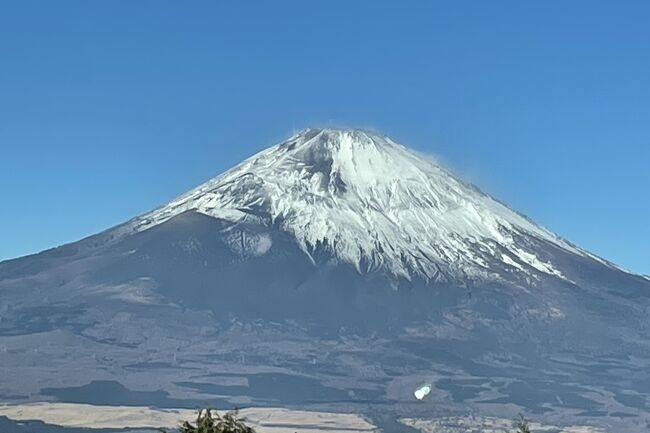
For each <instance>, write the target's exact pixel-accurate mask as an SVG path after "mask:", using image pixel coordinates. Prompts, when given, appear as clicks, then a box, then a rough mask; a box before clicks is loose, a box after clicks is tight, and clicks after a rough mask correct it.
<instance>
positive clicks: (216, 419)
mask: <svg viewBox="0 0 650 433" xmlns="http://www.w3.org/2000/svg"><path fill="white" fill-rule="evenodd" d="M162 432H163V433H167V432H166V431H164V430H162ZM179 432H180V433H255V429H253V428H252V427H250V426H247V425H246V424H245V423H244V421H243V420H242V419H240V418H238V417H237V411H233V412H227V413H226V414H224V415H219V412H217V411H216V410H214V409H201V410H199V412H198V414H197V416H196V421H195V422H194V424H192V423H190V422H189V421H185V422H183V423H182V424H181V425H180V427H179Z"/></svg>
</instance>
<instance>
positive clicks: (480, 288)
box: [0, 129, 650, 433]
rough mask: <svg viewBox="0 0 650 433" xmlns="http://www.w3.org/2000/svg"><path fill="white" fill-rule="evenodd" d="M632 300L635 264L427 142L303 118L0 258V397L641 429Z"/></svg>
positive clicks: (647, 383) (645, 286)
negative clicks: (295, 126)
mask: <svg viewBox="0 0 650 433" xmlns="http://www.w3.org/2000/svg"><path fill="white" fill-rule="evenodd" d="M648 312H650V280H649V279H648V278H647V277H642V276H638V275H634V274H631V273H628V272H625V271H624V270H622V269H620V268H618V267H617V266H615V265H613V264H611V263H609V262H607V261H606V260H603V259H600V258H598V257H596V256H594V255H592V254H590V253H589V252H587V251H584V250H583V249H581V248H579V247H576V246H574V245H572V244H571V243H570V242H568V241H566V240H564V239H562V238H560V237H559V236H557V235H555V234H553V233H552V232H551V231H549V230H547V229H545V228H543V227H540V226H539V225H537V224H535V223H534V222H532V221H531V220H529V219H528V218H526V217H524V216H522V215H521V214H519V213H517V212H515V211H513V210H511V209H510V208H508V207H507V206H506V205H504V204H502V203H500V202H499V201H497V200H495V199H494V198H492V197H490V196H489V195H487V194H484V193H482V192H481V191H480V190H479V189H478V188H476V187H474V186H472V185H470V184H468V183H466V182H463V181H462V180H461V179H459V178H458V177H456V176H455V175H453V174H452V173H450V172H449V171H447V170H446V169H445V168H443V167H442V166H441V165H440V164H438V163H437V162H436V161H435V160H433V159H431V158H429V157H426V156H423V155H420V154H418V153H416V152H413V151H411V150H409V149H408V148H406V147H404V146H402V145H399V144H397V143H395V142H393V141H392V140H390V139H389V138H386V137H383V136H381V135H378V134H375V133H372V132H367V131H361V130H343V129H309V130H306V131H303V132H301V133H299V134H297V135H295V136H294V137H291V138H289V139H288V140H286V141H284V142H282V143H280V144H278V145H276V146H273V147H271V148H268V149H267V150H264V151H262V152H260V153H258V154H257V155H254V156H252V157H251V158H249V159H247V160H246V161H244V162H242V163H241V164H239V165H237V166H236V167H234V168H232V169H231V170H229V171H227V172H225V173H223V174H221V175H220V176H217V177H215V178H214V179H212V180H210V181H208V182H206V183H204V184H203V185H200V186H199V187H197V188H196V189H194V190H192V191H190V192H188V193H187V194H184V195H182V196H181V197H179V198H177V199H175V200H172V201H171V202H170V203H168V204H165V205H163V206H161V207H159V208H157V209H154V210H152V211H151V212H147V213H146V214H144V215H141V216H138V217H135V218H133V219H131V220H129V221H127V222H125V223H123V224H120V225H118V226H117V227H113V228H110V229H108V230H106V231H104V232H102V233H99V234H96V235H93V236H90V237H88V238H86V239H82V240H80V241H77V242H73V243H71V244H67V245H64V246H61V247H58V248H53V249H51V250H47V251H44V252H42V253H39V254H35V255H32V256H27V257H22V258H19V259H15V260H9V261H5V262H2V263H0V370H1V371H2V372H3V376H2V380H0V403H2V402H3V401H21V402H23V401H40V400H59V401H67V402H76V403H80V402H81V403H100V404H135V405H144V406H148V405H154V406H163V407H165V406H167V407H170V406H171V407H191V408H194V407H197V406H204V405H212V406H217V407H220V408H224V407H232V406H240V407H241V406H248V405H265V406H274V407H277V406H289V407H296V408H314V409H318V410H326V411H327V410H334V411H339V410H344V411H350V410H352V411H358V412H362V413H364V414H366V415H367V416H369V417H371V418H372V419H373V420H374V421H375V424H377V423H379V424H381V423H380V421H382V420H383V421H382V422H385V426H387V431H397V430H395V429H396V428H397V427H396V424H395V422H394V421H395V419H396V418H412V419H415V418H423V417H431V416H442V417H450V416H451V417H456V416H465V415H467V414H468V413H471V414H473V415H477V416H483V417H485V416H487V417H495V416H496V417H501V418H510V417H512V416H514V415H516V413H517V412H525V413H529V414H531V415H532V416H533V417H534V418H536V419H537V420H539V421H544V422H545V423H550V424H556V425H577V424H587V425H594V426H599V427H603V428H604V431H612V432H617V433H623V432H629V433H633V432H634V433H637V432H639V431H645V430H647V429H646V428H645V426H646V425H650V416H648V413H650V404H648V400H647V398H646V394H647V391H648V389H650V340H649V339H648V331H649V330H650V319H649V317H650V315H649V314H648ZM423 386H426V389H428V390H429V393H428V394H427V395H426V396H423V398H422V399H421V400H420V399H417V398H416V397H414V392H415V391H416V390H418V389H423ZM646 423H649V424H646ZM644 429H645V430H644Z"/></svg>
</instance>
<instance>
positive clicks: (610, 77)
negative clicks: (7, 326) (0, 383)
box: [0, 0, 650, 273]
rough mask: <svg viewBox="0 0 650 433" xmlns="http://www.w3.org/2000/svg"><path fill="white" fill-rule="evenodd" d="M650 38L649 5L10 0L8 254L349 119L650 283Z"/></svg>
mask: <svg viewBox="0 0 650 433" xmlns="http://www.w3.org/2000/svg"><path fill="white" fill-rule="evenodd" d="M244 3H245V5H244ZM648 23H650V2H647V1H639V2H633V1H620V2H614V1H608V2H604V1H603V2H601V1H594V0H590V1H577V0H575V1H574V0H572V1H564V0H562V1H560V0H558V1H532V0H531V1H489V2H488V1H482V0H480V1H479V0H477V1H471V2H468V1H435V2H424V1H393V2H386V1H331V0H328V1H320V2H316V1H304V0H302V1H282V0H279V1H265V2H261V1H260V2H255V1H250V2H240V1H212V0H211V1H165V0H152V1H141V0H135V1H126V0H124V1H117V0H116V1H87V0H79V1H67V0H59V1H50V0H44V1H34V0H15V1H7V0H1V2H0V193H1V195H0V200H1V201H0V258H10V257H16V256H20V255H24V254H27V253H31V252H36V251H39V250H42V249H45V248H48V247H52V246H56V245H59V244H62V243H66V242H69V241H74V240H76V239H79V238H81V237H83V236H86V235H89V234H92V233H94V232H97V231H99V230H102V229H105V228H108V227H110V226H112V225H115V224H118V223H120V222H122V221H124V220H126V219H128V218H130V217H132V216H135V215H137V214H139V213H141V212H144V211H146V210H148V209H150V208H152V207H154V206H156V205H159V204H161V203H163V202H165V201H167V200H169V199H171V198H173V197H174V196H176V195H177V194H179V193H182V192H183V191H185V190H187V189H188V188H190V187H193V186H195V185H197V184H198V183H200V182H202V181H204V180H207V179H208V178H210V177H212V176H214V175H216V174H218V173H220V172H221V171H223V170H224V169H226V168H228V167H229V166H231V165H233V164H235V163H237V162H238V161H240V160H241V159H243V158H244V157H246V156H249V155H251V154H252V153H254V152H256V151H258V150H260V149H262V148H263V147H266V146H268V145H271V144H274V143H275V142H277V141H279V140H281V139H282V138H284V137H285V136H287V135H289V134H290V133H292V132H293V131H294V130H296V129H301V128H304V127H308V126H323V125H332V126H355V127H364V128H372V129H376V130H379V131H381V132H384V133H386V134H388V135H390V136H391V137H393V138H394V139H396V140H397V141H400V142H402V143H405V144H408V145H410V146H412V147H414V148H416V149H418V150H420V151H425V152H429V153H433V154H435V155H437V156H438V157H440V158H441V159H442V160H443V161H444V162H446V163H447V165H449V166H450V167H451V168H452V169H455V170H456V171H457V172H458V173H460V174H461V175H464V176H465V177H467V178H469V179H470V180H471V181H473V182H475V183H476V184H478V185H479V186H480V187H481V188H482V189H484V190H486V191H488V192H490V193H491V194H493V195H495V196H496V197H498V198H500V199H501V200H503V201H505V202H507V203H509V204H510V205H511V206H512V207H514V208H516V209H518V210H520V211H522V212H523V213H525V214H527V215H529V216H530V217H532V218H533V219H535V220H536V221H538V222H540V223H541V224H543V225H545V226H546V227H548V228H550V229H551V230H553V231H555V232H557V233H559V234H561V235H562V236H564V237H566V238H568V239H570V240H572V241H573V242H575V243H577V244H579V245H581V246H583V247H585V248H587V249H589V250H591V251H593V252H595V253H597V254H599V255H601V256H604V257H606V258H608V259H611V260H613V261H615V262H617V263H619V264H621V265H622V266H624V267H626V268H629V269H631V270H633V271H636V272H639V273H650V228H649V226H650V223H649V220H650V218H649V214H650V191H649V189H650V25H649V24H648Z"/></svg>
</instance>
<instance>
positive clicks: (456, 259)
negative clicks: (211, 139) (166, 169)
mask: <svg viewBox="0 0 650 433" xmlns="http://www.w3.org/2000/svg"><path fill="white" fill-rule="evenodd" d="M185 211H197V212H200V213H203V214H205V215H209V216H213V217H218V218H222V219H225V220H229V221H233V222H238V221H256V222H259V223H261V224H264V225H267V226H271V225H273V226H276V227H279V228H280V229H282V230H284V231H286V232H288V233H290V234H292V235H293V236H294V237H295V239H296V240H297V242H298V243H299V244H300V245H301V247H302V249H303V250H304V251H305V253H306V254H311V253H313V251H314V249H315V248H327V249H328V250H329V251H330V252H331V253H332V255H333V256H334V257H336V258H337V259H338V260H341V261H343V262H347V263H351V264H353V265H354V266H356V267H357V269H358V270H359V271H361V272H371V271H375V270H378V271H383V272H387V273H389V274H392V275H395V276H399V277H405V278H407V279H410V278H412V277H416V276H417V277H420V278H424V279H426V280H433V281H447V280H451V279H456V278H459V277H462V278H469V279H474V278H478V279H485V278H488V279H492V278H499V275H500V274H502V273H503V272H504V270H506V272H508V273H510V274H515V275H517V274H518V275H520V276H523V277H526V278H528V277H532V278H533V279H535V278H537V276H538V275H540V274H547V275H552V276H555V277H558V278H564V276H563V275H562V273H561V272H560V271H559V270H558V269H557V267H556V266H554V264H553V263H550V262H547V261H544V260H543V259H541V258H540V257H538V255H537V254H536V253H535V251H534V249H533V248H532V247H531V243H530V242H528V241H527V240H530V239H536V240H541V241H544V242H549V243H551V244H553V245H555V246H557V247H559V248H562V249H564V250H566V251H569V252H571V253H573V254H578V255H581V256H584V257H590V258H592V259H597V258H595V257H593V256H591V255H589V254H588V253H586V252H584V251H582V250H580V249H578V248H576V247H575V246H573V245H571V244H569V243H567V242H566V241H564V240H563V239H561V238H559V237H558V236H556V235H554V234H553V233H551V232H549V231H548V230H546V229H544V228H542V227H540V226H538V225H536V224H534V223H533V222H531V221H530V220H529V219H527V218H525V217H524V216H522V215H520V214H518V213H516V212H514V211H512V210H511V209H509V208H508V207H506V206H504V205H503V204H501V203H499V202H498V201H496V200H494V199H493V198H491V197H490V196H488V195H486V194H484V193H482V192H481V191H479V190H478V189H477V188H475V187H474V186H472V185H469V184H467V183H465V182H463V181H461V180H460V179H458V178H457V177H455V176H454V175H452V174H451V173H449V172H448V171H447V170H445V169H444V168H442V167H441V166H439V165H438V164H437V163H435V162H433V161H432V160H431V159H429V158H426V157H423V156H422V155H419V154H417V153H415V152H412V151H410V150H408V149H406V148H405V147H403V146H401V145H399V144H397V143H395V142H393V141H391V140H390V139H388V138H386V137H382V136H379V135H377V134H374V133H370V132H367V131H360V130H338V129H309V130H306V131H303V132H301V133H299V134H297V135H295V136H294V137H292V138H290V139H289V140H287V141H285V142H283V143H281V144H279V145H276V146H274V147H271V148H269V149H267V150H264V151H262V152H260V153H258V154H257V155H254V156H253V157H251V158H249V159H248V160H246V161H244V162H243V163H241V164H240V165H238V166H236V167H234V168H232V169H231V170H229V171H227V172H226V173H224V174H222V175H220V176H218V177H216V178H214V179H212V180H210V181H208V182H206V183H205V184H203V185H201V186H199V187H198V188H196V189H194V190H192V191H190V192H189V193H187V194H185V195H183V196H181V197H179V198H178V199H176V200H173V201H172V202H171V203H169V204H167V205H165V206H163V207H161V208H158V209H156V210H154V211H152V212H150V213H148V214H145V215H143V216H142V217H139V218H137V219H135V220H133V221H131V223H130V228H131V230H134V231H142V230H145V229H148V228H150V227H152V226H154V225H157V224H160V223H162V222H164V221H166V220H168V219H169V218H172V217H174V216H176V215H178V214H180V213H182V212H185ZM267 250H268V248H267ZM597 260H598V259H597Z"/></svg>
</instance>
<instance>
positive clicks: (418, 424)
mask: <svg viewBox="0 0 650 433" xmlns="http://www.w3.org/2000/svg"><path fill="white" fill-rule="evenodd" d="M400 422H401V423H402V424H405V425H407V426H409V427H413V428H416V429H418V430H420V431H421V432H422V433H467V432H472V433H512V432H513V431H515V428H514V427H513V421H512V420H510V419H505V418H493V417H478V416H477V417H475V416H468V417H444V418H434V419H412V418H403V419H401V420H400ZM530 427H531V431H533V432H539V433H544V432H547V433H613V432H607V431H606V430H603V429H601V428H598V427H591V426H568V427H558V426H553V425H544V424H540V423H536V422H531V423H530Z"/></svg>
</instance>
